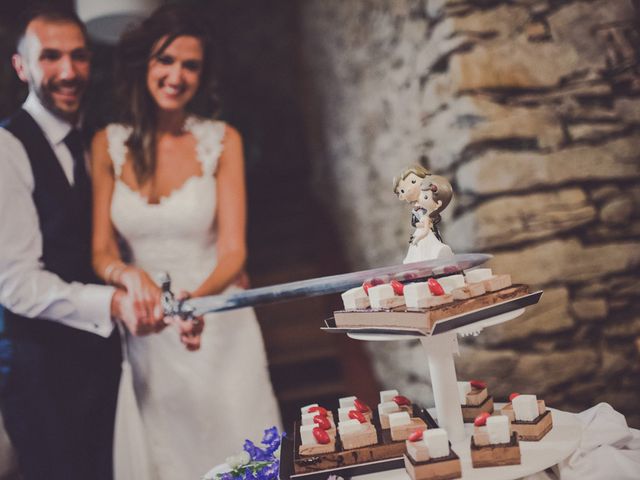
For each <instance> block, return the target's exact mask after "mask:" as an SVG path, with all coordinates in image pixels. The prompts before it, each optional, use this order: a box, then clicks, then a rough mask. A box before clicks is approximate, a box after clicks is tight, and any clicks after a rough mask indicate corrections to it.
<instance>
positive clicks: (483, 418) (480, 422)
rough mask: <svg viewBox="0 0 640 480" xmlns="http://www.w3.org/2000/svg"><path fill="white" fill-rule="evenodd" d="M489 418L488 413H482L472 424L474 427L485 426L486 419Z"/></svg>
mask: <svg viewBox="0 0 640 480" xmlns="http://www.w3.org/2000/svg"><path fill="white" fill-rule="evenodd" d="M490 416H491V414H490V413H489V412H482V413H481V414H480V415H478V416H477V417H476V418H475V420H474V421H473V424H474V425H475V426H476V427H482V426H483V425H486V424H487V418H489V417H490Z"/></svg>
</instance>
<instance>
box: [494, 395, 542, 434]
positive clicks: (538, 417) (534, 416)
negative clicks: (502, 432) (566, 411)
mask: <svg viewBox="0 0 640 480" xmlns="http://www.w3.org/2000/svg"><path fill="white" fill-rule="evenodd" d="M501 412H502V414H503V415H506V416H507V417H508V418H509V420H510V421H511V428H512V429H513V430H514V431H515V432H516V433H517V434H518V438H519V439H520V440H526V441H532V442H536V441H538V440H540V439H542V438H543V437H544V436H545V435H546V434H547V433H549V431H551V429H552V428H553V418H552V416H551V411H550V410H548V409H547V407H546V405H545V403H544V400H538V398H537V397H536V396H535V395H520V394H519V393H512V394H511V395H509V403H507V404H506V405H505V406H504V407H502V409H501Z"/></svg>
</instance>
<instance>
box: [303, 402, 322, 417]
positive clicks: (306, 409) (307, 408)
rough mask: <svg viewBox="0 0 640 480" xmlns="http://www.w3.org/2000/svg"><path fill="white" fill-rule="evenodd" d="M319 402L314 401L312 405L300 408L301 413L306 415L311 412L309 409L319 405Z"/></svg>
mask: <svg viewBox="0 0 640 480" xmlns="http://www.w3.org/2000/svg"><path fill="white" fill-rule="evenodd" d="M317 406H318V404H317V403H312V404H311V405H306V406H304V407H302V408H301V409H300V415H304V414H305V413H309V409H310V408H311V407H317Z"/></svg>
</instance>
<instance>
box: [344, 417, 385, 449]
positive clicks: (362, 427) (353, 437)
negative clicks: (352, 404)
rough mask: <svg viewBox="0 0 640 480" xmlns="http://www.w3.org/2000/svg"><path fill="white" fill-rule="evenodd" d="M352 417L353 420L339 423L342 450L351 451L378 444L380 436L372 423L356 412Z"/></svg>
mask: <svg viewBox="0 0 640 480" xmlns="http://www.w3.org/2000/svg"><path fill="white" fill-rule="evenodd" d="M353 412H355V410H353ZM352 417H353V418H352V419H349V420H345V421H340V423H338V434H339V436H340V441H341V442H342V448H344V449H345V450H351V449H354V448H360V447H366V446H368V445H374V444H376V443H378V434H377V433H376V428H375V427H374V426H373V425H372V424H371V422H369V421H368V420H367V419H366V418H365V417H364V415H363V414H362V413H360V412H356V413H355V414H354V415H352Z"/></svg>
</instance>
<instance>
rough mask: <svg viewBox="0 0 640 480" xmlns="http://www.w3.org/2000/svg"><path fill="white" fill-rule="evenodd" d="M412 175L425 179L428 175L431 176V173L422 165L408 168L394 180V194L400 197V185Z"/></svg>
mask: <svg viewBox="0 0 640 480" xmlns="http://www.w3.org/2000/svg"><path fill="white" fill-rule="evenodd" d="M412 173H413V174H414V175H417V176H418V177H420V178H425V177H426V176H427V175H430V174H431V172H429V170H427V169H426V168H424V167H423V166H422V165H412V166H410V167H407V168H405V169H404V170H402V171H401V172H400V175H398V176H397V177H394V178H393V193H395V194H396V195H399V193H398V185H399V184H400V182H401V181H402V180H404V179H405V178H407V177H408V176H409V175H410V174H412Z"/></svg>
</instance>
